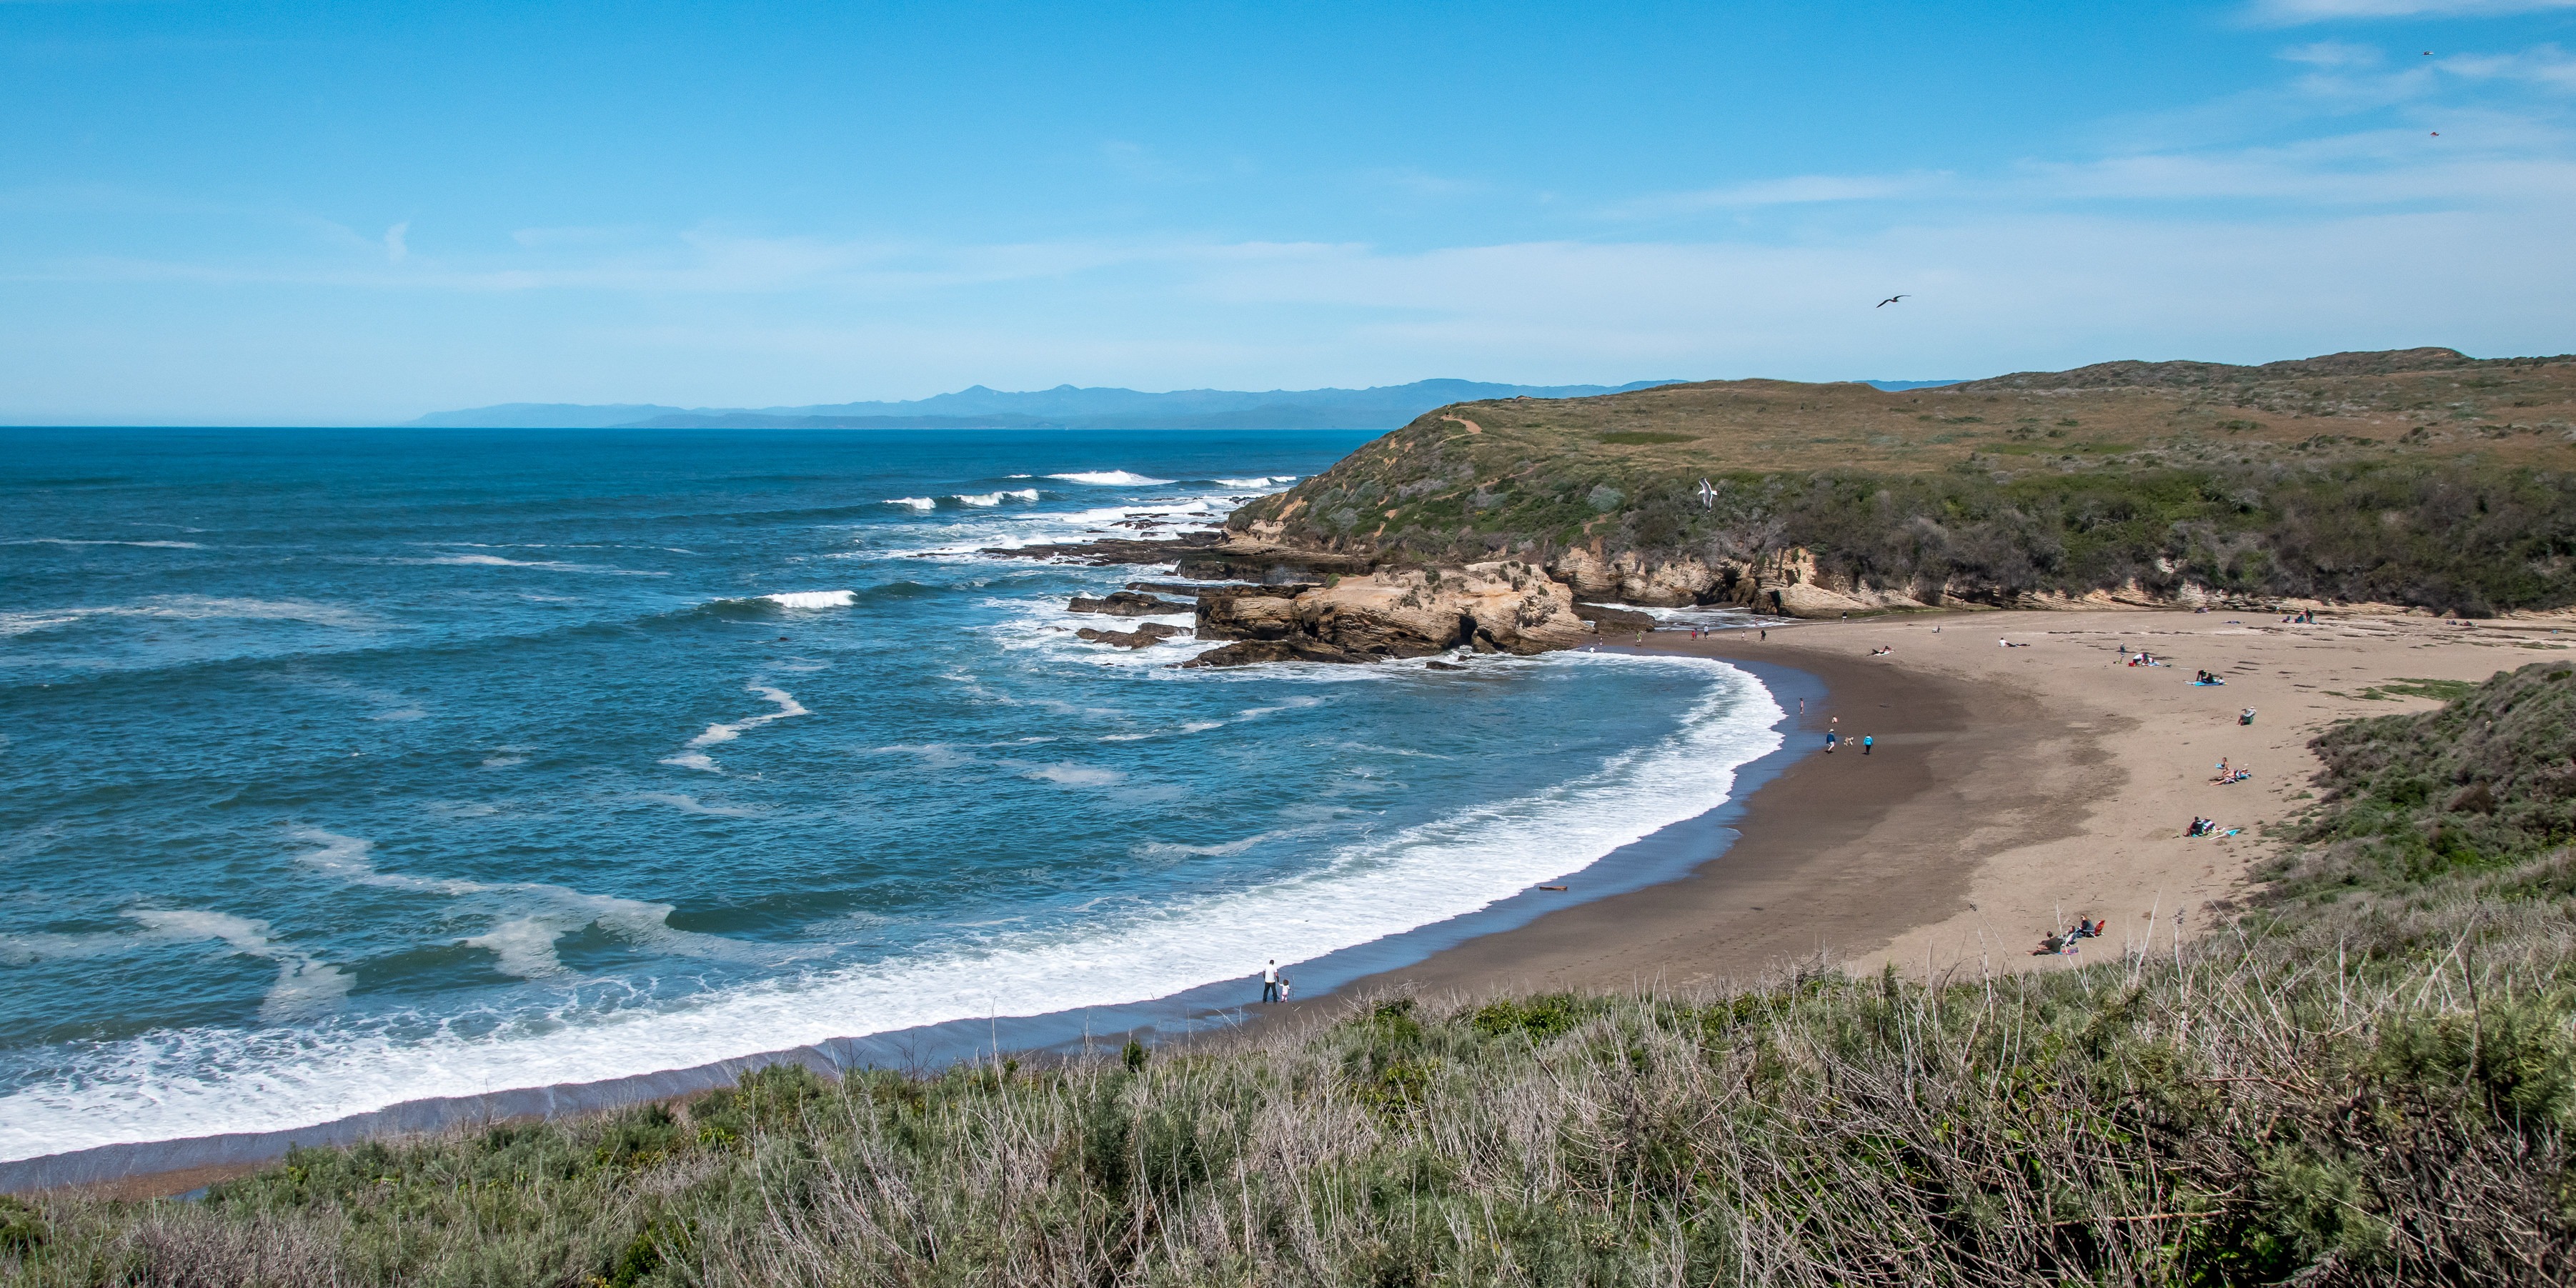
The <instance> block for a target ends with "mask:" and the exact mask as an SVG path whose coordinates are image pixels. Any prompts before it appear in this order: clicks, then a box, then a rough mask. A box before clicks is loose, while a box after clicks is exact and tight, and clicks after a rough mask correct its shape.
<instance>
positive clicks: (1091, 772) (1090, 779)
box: [1025, 764, 1126, 787]
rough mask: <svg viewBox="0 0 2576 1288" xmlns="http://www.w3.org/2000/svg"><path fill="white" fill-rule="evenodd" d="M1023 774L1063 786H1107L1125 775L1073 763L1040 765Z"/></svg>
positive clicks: (1111, 770)
mask: <svg viewBox="0 0 2576 1288" xmlns="http://www.w3.org/2000/svg"><path fill="white" fill-rule="evenodd" d="M1025 776H1026V777H1029V778H1035V779H1038V780H1040V781H1041V782H1049V783H1056V784H1059V785H1062V786H1065V787H1107V786H1109V785H1110V784H1112V783H1115V782H1117V781H1118V780H1119V779H1122V778H1125V777H1126V775H1125V774H1122V773H1120V772H1118V771H1117V770H1115V769H1101V768H1099V767H1097V766H1093V765H1075V764H1061V765H1040V766H1038V767H1037V768H1035V769H1031V770H1028V771H1026V774H1025Z"/></svg>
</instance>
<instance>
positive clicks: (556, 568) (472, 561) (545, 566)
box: [385, 555, 671, 577]
mask: <svg viewBox="0 0 2576 1288" xmlns="http://www.w3.org/2000/svg"><path fill="white" fill-rule="evenodd" d="M385 562H387V563H398V564H425V565H432V566H445V567H451V568H536V569H541V570H543V571H546V572H584V573H598V574H603V575H606V576H610V577H668V576H670V575H671V574H669V573H667V572H660V571H657V570H654V569H650V568H611V567H608V566H607V565H605V564H585V563H568V562H566V561H564V560H561V559H505V558H502V557H501V556H499V555H439V556H437V557H435V558H429V559H388V560H386V561H385Z"/></svg>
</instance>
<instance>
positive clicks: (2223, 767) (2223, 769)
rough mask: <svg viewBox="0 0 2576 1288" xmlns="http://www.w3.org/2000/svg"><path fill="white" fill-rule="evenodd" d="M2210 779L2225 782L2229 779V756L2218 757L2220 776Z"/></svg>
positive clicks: (2215, 781) (2214, 781)
mask: <svg viewBox="0 0 2576 1288" xmlns="http://www.w3.org/2000/svg"><path fill="white" fill-rule="evenodd" d="M2209 781H2211V782H2213V783H2223V782H2226V781H2227V757H2225V756H2221V757H2219V758H2218V776H2217V777H2216V778H2212V779H2210V780H2209Z"/></svg>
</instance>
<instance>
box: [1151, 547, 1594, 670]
mask: <svg viewBox="0 0 2576 1288" xmlns="http://www.w3.org/2000/svg"><path fill="white" fill-rule="evenodd" d="M1198 631H1199V638H1201V639H1229V640H1235V641H1238V642H1239V643H1240V645H1241V647H1238V646H1236V645H1228V646H1226V647H1223V648H1218V649H1213V650H1210V651H1209V652H1207V653H1202V654H1200V655H1199V656H1198V657H1196V658H1193V659H1191V660H1190V661H1189V663H1188V665H1190V666H1238V665H1242V664H1244V663H1247V662H1264V661H1286V660H1291V659H1295V660H1308V661H1373V660H1377V659H1381V658H1401V657H1427V656H1429V655H1431V654H1434V653H1445V652H1447V651H1449V650H1450V649H1454V648H1470V649H1474V650H1476V651H1477V652H1480V653H1521V654H1528V653H1543V652H1546V651H1548V650H1550V649H1560V648H1571V647H1574V646H1575V645H1577V644H1579V643H1581V642H1583V641H1584V640H1586V639H1588V638H1590V628H1589V627H1587V626H1586V625H1585V624H1584V621H1583V619H1582V618H1581V617H1579V616H1577V615H1576V613H1575V609H1574V594H1573V592H1572V590H1570V589H1569V588H1568V587H1567V586H1566V585H1565V584H1564V583H1562V582H1559V581H1556V580H1554V579H1553V578H1550V577H1549V576H1547V574H1546V573H1545V571H1544V570H1542V569H1540V568H1538V567H1535V566H1533V565H1530V564H1526V563H1522V562H1520V561H1519V560H1499V561H1496V562H1492V563H1479V564H1469V565H1467V566H1466V567H1464V568H1455V569H1449V570H1445V571H1443V570H1439V569H1410V570H1405V571H1401V572H1399V571H1393V570H1386V571H1379V572H1374V573H1371V574H1369V575H1368V576H1365V577H1344V578H1341V579H1339V580H1337V581H1335V582H1333V583H1331V584H1329V585H1324V586H1318V587H1313V588H1310V589H1307V590H1304V591H1301V592H1300V593H1298V594H1295V595H1263V594H1254V593H1244V594H1235V595H1229V596H1225V597H1221V598H1212V599H1211V598H1203V599H1201V600H1200V601H1199V612H1198Z"/></svg>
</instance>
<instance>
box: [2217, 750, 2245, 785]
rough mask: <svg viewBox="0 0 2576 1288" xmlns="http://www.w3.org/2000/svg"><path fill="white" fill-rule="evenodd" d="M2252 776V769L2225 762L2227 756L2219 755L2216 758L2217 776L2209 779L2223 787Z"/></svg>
mask: <svg viewBox="0 0 2576 1288" xmlns="http://www.w3.org/2000/svg"><path fill="white" fill-rule="evenodd" d="M2253 776H2254V771H2253V770H2251V769H2247V768H2246V767H2244V766H2243V765H2230V764H2228V763H2227V757H2225V756H2221V757H2219V758H2218V776H2217V777H2215V778H2212V779H2210V780H2209V781H2211V782H2213V783H2216V784H2218V785H2219V786H2222V787H2224V786H2226V785H2227V784H2229V783H2241V782H2244V781H2245V780H2246V779H2248V778H2252V777H2253Z"/></svg>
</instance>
